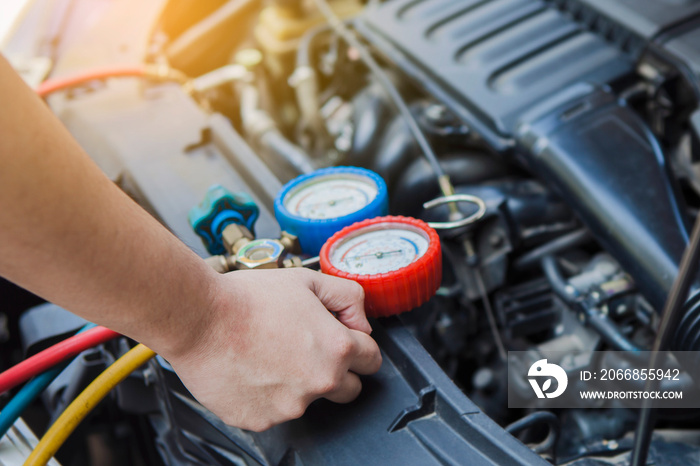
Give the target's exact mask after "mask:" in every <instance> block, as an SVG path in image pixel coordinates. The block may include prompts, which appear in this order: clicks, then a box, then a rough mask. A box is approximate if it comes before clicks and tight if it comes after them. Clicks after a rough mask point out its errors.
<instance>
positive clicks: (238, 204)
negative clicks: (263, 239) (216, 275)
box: [188, 185, 260, 254]
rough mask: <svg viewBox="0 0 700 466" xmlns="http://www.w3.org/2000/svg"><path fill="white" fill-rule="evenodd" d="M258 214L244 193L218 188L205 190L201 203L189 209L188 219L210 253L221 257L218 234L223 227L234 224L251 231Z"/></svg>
mask: <svg viewBox="0 0 700 466" xmlns="http://www.w3.org/2000/svg"><path fill="white" fill-rule="evenodd" d="M259 215H260V210H259V209H258V206H257V205H256V204H255V201H253V198H252V197H250V196H249V195H248V194H246V193H232V192H231V191H229V190H228V189H226V188H224V187H223V186H221V185H214V186H212V187H210V188H209V189H208V190H207V193H206V195H205V196H204V200H202V202H201V203H200V204H199V205H198V206H195V207H193V208H192V210H190V213H189V215H188V220H189V222H190V225H191V226H192V228H193V229H194V231H195V233H197V234H198V235H199V237H200V238H202V242H203V243H204V245H205V246H206V248H207V251H209V253H210V254H224V253H225V252H226V248H225V247H224V243H223V241H222V238H221V235H222V233H223V231H224V228H226V227H227V226H229V225H231V224H232V223H236V224H238V225H244V226H245V227H246V228H248V229H249V230H250V231H251V232H252V231H254V230H253V227H254V226H255V221H256V220H257V219H258V216H259Z"/></svg>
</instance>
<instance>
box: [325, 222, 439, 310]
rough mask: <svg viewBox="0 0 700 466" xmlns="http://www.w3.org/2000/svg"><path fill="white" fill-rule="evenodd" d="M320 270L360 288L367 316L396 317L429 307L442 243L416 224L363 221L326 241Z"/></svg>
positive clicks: (436, 236) (425, 227)
mask: <svg viewBox="0 0 700 466" xmlns="http://www.w3.org/2000/svg"><path fill="white" fill-rule="evenodd" d="M321 270H322V271H323V273H327V274H329V275H335V276H336V277H342V278H347V279H349V280H354V281H356V282H358V283H359V284H360V285H362V288H364V290H365V311H366V312H367V315H368V316H370V317H385V316H390V315H394V314H400V313H402V312H406V311H410V310H411V309H413V308H415V307H418V306H420V305H421V304H423V303H425V302H426V301H428V300H429V299H430V298H431V297H432V296H433V295H434V294H435V292H436V291H437V289H438V287H439V286H440V281H441V280H442V252H441V249H440V238H439V237H438V235H437V233H436V232H435V230H433V229H432V228H430V227H429V226H428V225H427V224H426V223H425V222H423V221H421V220H417V219H415V218H409V217H392V216H388V217H377V218H373V219H369V220H364V221H362V222H358V223H354V224H353V225H350V226H349V227H345V228H343V229H342V230H340V231H339V232H337V233H336V234H334V235H333V236H332V237H331V238H330V239H329V240H328V241H326V243H325V244H324V245H323V248H322V249H321Z"/></svg>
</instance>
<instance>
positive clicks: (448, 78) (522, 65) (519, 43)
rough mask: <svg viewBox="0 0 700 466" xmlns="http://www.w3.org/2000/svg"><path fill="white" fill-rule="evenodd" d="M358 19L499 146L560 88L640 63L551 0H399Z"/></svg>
mask: <svg viewBox="0 0 700 466" xmlns="http://www.w3.org/2000/svg"><path fill="white" fill-rule="evenodd" d="M358 27H359V28H360V30H361V32H362V33H363V34H364V35H365V36H367V37H368V38H369V39H370V42H372V43H373V44H375V46H377V47H379V49H380V50H381V51H382V53H384V54H386V55H387V56H388V57H389V58H390V59H391V60H392V61H394V62H395V63H396V64H397V65H398V66H399V67H401V68H402V69H403V70H404V71H405V72H406V73H408V74H409V75H411V76H412V77H414V78H415V79H416V80H417V81H418V82H420V83H421V84H422V85H423V86H425V88H426V89H427V90H428V92H430V93H431V94H433V95H435V96H436V97H437V98H439V99H440V100H442V101H443V102H445V104H446V105H448V106H449V107H451V109H452V110H453V111H454V112H455V113H456V114H458V115H459V116H460V117H461V118H462V119H464V120H465V121H466V122H467V123H469V124H470V125H471V126H472V127H473V128H474V129H476V130H477V131H478V132H479V133H480V134H481V135H482V136H483V137H484V138H485V139H486V140H487V141H488V142H489V143H490V144H491V145H492V146H494V147H495V148H496V149H497V150H503V149H504V148H506V147H507V146H508V145H509V144H510V138H511V136H512V133H513V130H514V127H515V124H516V122H517V121H518V119H519V118H520V116H521V115H522V114H523V113H524V112H526V111H527V110H528V109H529V108H531V107H532V106H533V105H535V104H537V103H539V102H541V101H542V100H543V99H545V98H546V97H547V96H549V95H551V94H552V93H554V92H556V91H558V90H560V89H563V88H565V87H567V86H568V85H571V84H572V83H575V82H580V81H585V82H589V83H593V84H604V83H608V82H611V81H613V80H615V79H618V78H620V77H622V76H624V75H625V74H627V73H630V72H631V71H632V69H633V60H632V58H631V56H630V55H629V54H628V53H626V52H625V51H624V50H623V49H621V48H620V47H617V46H616V45H614V44H612V43H609V42H606V41H605V40H603V39H601V38H600V37H599V36H598V35H596V34H594V33H592V32H590V31H588V30H586V29H585V27H584V26H582V25H581V24H580V23H578V22H577V21H575V20H574V18H573V17H572V16H571V15H570V14H568V13H566V12H563V11H561V10H559V9H557V8H556V7H555V6H553V5H552V4H551V3H550V2H547V1H543V0H492V1H483V0H482V1H479V0H458V1H455V0H422V1H421V0H418V1H416V0H392V1H389V2H386V3H384V4H382V5H380V6H378V7H375V8H369V9H368V11H367V14H366V15H364V17H363V18H362V20H361V21H360V24H359V25H358Z"/></svg>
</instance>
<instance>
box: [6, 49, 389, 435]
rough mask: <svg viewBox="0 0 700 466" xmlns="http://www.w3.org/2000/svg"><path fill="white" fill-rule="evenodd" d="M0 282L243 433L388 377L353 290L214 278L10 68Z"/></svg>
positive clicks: (310, 281) (303, 281)
mask: <svg viewBox="0 0 700 466" xmlns="http://www.w3.org/2000/svg"><path fill="white" fill-rule="evenodd" d="M0 275H2V276H4V277H6V278H8V279H9V280H11V281H13V282H15V283H17V284H18V285H20V286H22V287H25V288H27V289H29V290H31V291H33V292H34V293H36V294H38V295H40V296H42V297H44V298H45V299H47V300H49V301H52V302H54V303H56V304H59V305H61V306H63V307H65V308H67V309H70V310H71V311H73V312H75V313H76V314H79V315H81V316H83V317H85V318H86V319H88V320H91V321H93V322H96V323H99V324H102V325H105V326H107V327H110V328H112V329H114V330H116V331H119V332H121V333H123V334H125V335H128V336H130V337H132V338H134V339H135V340H138V341H140V342H143V343H144V344H146V345H147V346H149V347H151V348H152V349H153V350H155V351H156V352H158V353H159V354H161V355H163V356H164V357H165V358H166V359H168V360H169V361H170V362H171V364H173V366H174V368H175V369H176V371H177V372H178V374H179V375H180V377H181V378H182V380H183V382H184V383H185V384H186V385H187V386H188V388H189V389H190V390H191V391H192V393H193V394H194V395H195V397H197V398H198V399H199V400H200V401H201V402H202V403H204V404H205V405H206V406H207V407H208V408H210V409H211V410H212V411H214V412H215V413H216V414H218V415H219V416H220V417H222V419H224V420H225V421H226V422H228V423H231V424H233V425H237V426H239V427H244V428H252V429H256V430H260V429H262V428H266V427H269V426H270V425H272V424H274V423H277V422H281V421H284V420H286V419H290V418H293V417H298V416H300V415H301V414H302V413H303V410H304V409H305V408H306V406H307V405H308V404H309V403H310V402H311V401H313V399H315V398H319V397H322V396H325V397H327V398H329V399H332V400H334V401H339V402H345V401H350V400H351V399H353V398H354V397H355V396H357V394H358V393H359V390H360V381H359V378H358V377H357V375H356V374H357V373H360V374H364V373H372V372H375V371H376V370H378V368H379V365H380V364H381V357H380V356H379V350H378V348H377V346H376V344H375V343H374V341H373V340H372V339H371V338H370V337H368V336H367V333H369V330H370V329H369V324H368V323H367V321H366V319H365V317H364V310H363V305H362V292H361V291H362V290H361V288H360V287H359V285H357V284H355V283H352V282H347V281H345V280H340V279H336V278H333V277H327V276H324V275H321V274H319V273H315V272H311V271H305V270H297V271H269V272H236V273H233V274H227V275H218V274H216V273H215V272H214V271H212V270H210V269H209V268H208V267H207V266H206V264H205V263H204V262H203V261H202V260H201V259H200V258H199V257H198V256H197V255H196V254H194V253H193V252H192V251H190V250H189V249H188V248H187V247H186V246H185V245H184V244H183V243H181V242H180V241H179V240H178V239H177V238H175V237H174V236H173V235H172V234H171V233H170V232H168V231H167V230H166V229H165V228H164V227H163V226H161V225H160V224H159V223H158V222H157V221H155V220H154V219H153V218H152V217H151V216H149V215H148V214H147V213H146V212H145V211H143V210H142V209H141V208H140V207H139V206H138V205H136V204H135V203H134V202H132V201H131V200H130V199H129V198H128V197H127V196H126V195H125V194H124V193H123V192H121V191H120V190H119V189H118V188H117V187H116V186H115V185H114V184H113V183H112V182H110V180H109V179H107V178H106V177H105V175H104V174H103V173H102V172H101V171H100V170H99V168H98V167H97V166H96V165H95V164H94V163H93V162H92V161H91V160H90V158H89V157H88V156H87V155H86V154H85V153H84V152H83V150H82V149H81V148H80V147H79V146H78V144H77V143H76V142H75V141H74V140H73V138H72V137H71V136H70V134H69V133H68V132H67V131H66V129H65V128H64V127H63V126H62V125H61V124H60V122H58V120H57V119H56V118H55V117H54V116H53V115H52V114H51V112H50V111H49V110H48V109H47V107H46V105H45V104H44V103H43V102H42V101H41V100H40V99H39V98H38V97H36V96H35V95H34V93H33V91H32V90H31V89H29V88H28V87H27V86H26V85H24V83H23V82H22V81H21V79H20V78H19V77H18V76H17V75H16V74H15V73H14V71H13V70H11V68H10V66H9V64H8V63H7V62H6V61H5V60H4V58H2V57H0ZM270 289H274V290H275V292H274V293H271V292H270V291H269V290H270ZM326 308H328V309H330V310H333V311H338V312H340V313H341V316H342V318H341V320H342V321H343V323H345V324H346V325H347V327H345V326H343V325H342V324H341V323H339V322H338V321H337V320H336V319H335V318H333V317H332V315H331V314H329V313H328V312H327V310H326Z"/></svg>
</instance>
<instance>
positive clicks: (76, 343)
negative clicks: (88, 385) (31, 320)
mask: <svg viewBox="0 0 700 466" xmlns="http://www.w3.org/2000/svg"><path fill="white" fill-rule="evenodd" d="M118 336H119V334H118V333H117V332H114V331H112V330H110V329H108V328H105V327H95V328H93V329H91V330H88V331H87V332H83V333H79V334H78V335H74V336H72V337H70V338H67V339H65V340H63V341H62V342H60V343H57V344H55V345H53V346H51V347H50V348H46V349H45V350H44V351H41V352H39V353H37V354H35V355H34V356H32V357H30V358H29V359H25V360H24V361H22V362H20V363H19V364H17V365H16V366H13V367H11V368H9V369H8V370H6V371H5V372H3V373H1V374H0V394H3V393H5V392H6V391H8V390H10V389H11V388H13V387H16V386H17V385H19V384H21V383H22V382H24V381H26V380H28V379H30V378H32V377H34V376H35V375H38V374H41V373H42V372H44V371H46V370H48V369H50V368H52V367H53V366H55V365H56V364H58V363H60V362H63V361H65V360H66V359H68V358H71V357H73V356H76V355H78V354H80V353H82V352H83V351H85V350H86V349H89V348H92V347H94V346H97V345H99V344H100V343H104V342H106V341H109V340H111V339H112V338H116V337H118Z"/></svg>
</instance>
